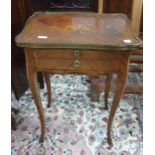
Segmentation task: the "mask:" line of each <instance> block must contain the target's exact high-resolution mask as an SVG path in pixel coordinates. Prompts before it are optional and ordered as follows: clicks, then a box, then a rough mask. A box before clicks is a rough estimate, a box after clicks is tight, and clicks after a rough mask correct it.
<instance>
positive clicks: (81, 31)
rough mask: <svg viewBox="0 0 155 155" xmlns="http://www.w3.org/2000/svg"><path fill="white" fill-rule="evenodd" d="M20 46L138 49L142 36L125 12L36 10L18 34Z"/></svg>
mask: <svg viewBox="0 0 155 155" xmlns="http://www.w3.org/2000/svg"><path fill="white" fill-rule="evenodd" d="M15 40H16V43H17V45H18V46H20V47H29V48H78V49H80V48H82V49H120V50H124V49H125V50H128V49H136V48H138V47H139V46H140V45H141V43H142V42H141V40H140V39H139V38H138V37H137V36H136V35H135V34H134V31H133V28H132V24H131V21H130V20H129V19H128V18H127V16H126V15H125V14H120V13H119V14H97V13H78V12H36V13H34V14H33V15H32V16H31V17H30V18H29V19H28V20H27V22H26V24H25V27H24V29H23V30H22V32H21V33H20V34H19V35H18V36H17V37H16V39H15Z"/></svg>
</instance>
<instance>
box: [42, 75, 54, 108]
mask: <svg viewBox="0 0 155 155" xmlns="http://www.w3.org/2000/svg"><path fill="white" fill-rule="evenodd" d="M44 77H45V82H46V87H47V94H48V95H47V98H48V105H47V107H48V108H49V107H50V106H51V102H52V92H51V81H50V73H45V72H44Z"/></svg>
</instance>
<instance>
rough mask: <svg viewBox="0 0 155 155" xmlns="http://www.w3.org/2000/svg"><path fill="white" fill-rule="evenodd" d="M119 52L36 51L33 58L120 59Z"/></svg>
mask: <svg viewBox="0 0 155 155" xmlns="http://www.w3.org/2000/svg"><path fill="white" fill-rule="evenodd" d="M120 53H121V52H112V51H99V50H78V49H37V50H36V52H35V57H36V58H37V59H42V58H48V59H56V58H59V59H74V58H80V59H89V60H106V59H120V57H121V54H120Z"/></svg>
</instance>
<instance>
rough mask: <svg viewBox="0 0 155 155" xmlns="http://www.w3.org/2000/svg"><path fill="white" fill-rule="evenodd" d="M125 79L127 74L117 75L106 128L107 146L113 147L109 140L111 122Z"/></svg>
mask: <svg viewBox="0 0 155 155" xmlns="http://www.w3.org/2000/svg"><path fill="white" fill-rule="evenodd" d="M126 78H127V73H126V74H122V73H118V79H117V87H116V92H115V95H114V99H113V103H112V106H111V109H110V115H109V120H108V127H107V141H108V143H109V145H113V144H112V139H111V129H112V122H113V119H114V116H115V112H116V110H117V108H118V105H119V102H120V100H121V97H122V94H123V91H124V87H125V82H126Z"/></svg>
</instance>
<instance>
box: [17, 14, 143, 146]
mask: <svg viewBox="0 0 155 155" xmlns="http://www.w3.org/2000/svg"><path fill="white" fill-rule="evenodd" d="M129 23H130V22H129V20H128V19H127V17H126V16H125V15H122V14H116V15H103V16H101V15H99V14H98V15H97V14H89V13H83V14H82V13H36V14H34V15H33V16H32V17H31V18H30V19H29V20H28V22H27V24H26V26H25V28H24V30H23V31H22V32H21V33H20V34H19V35H18V36H17V37H16V42H17V45H19V46H22V47H24V51H25V55H26V64H27V65H26V67H27V77H28V81H29V85H30V89H31V91H32V95H33V97H34V100H35V104H36V107H37V110H38V113H39V117H40V123H41V139H40V141H41V142H43V141H44V136H45V114H44V109H43V107H42V104H41V99H40V95H39V91H38V87H37V81H36V74H37V72H40V71H41V72H43V73H44V75H45V80H46V83H47V89H48V93H49V95H48V106H50V104H51V100H52V99H51V97H50V94H51V88H50V79H49V73H52V74H55V73H57V74H71V73H79V74H87V75H89V76H91V77H98V76H99V75H103V74H106V75H107V76H108V77H107V82H106V88H105V93H106V95H105V102H106V103H105V108H106V109H107V108H108V103H107V100H108V93H109V90H110V86H111V75H112V73H116V74H117V76H118V80H117V88H116V92H115V95H114V100H113V104H112V107H111V108H110V115H109V120H108V127H107V139H108V143H109V144H110V145H112V139H111V128H112V122H113V118H114V115H115V112H116V110H117V107H118V105H119V102H120V99H121V96H122V93H123V91H124V87H125V82H126V78H127V72H128V62H129V59H130V54H131V50H130V48H131V47H134V48H136V47H137V46H139V45H140V44H141V41H140V39H139V38H137V37H135V36H134V35H133V32H132V31H131V30H132V29H131V28H130V26H131V25H130V24H129ZM106 26H108V27H106ZM109 26H110V27H109ZM47 35H48V37H47V38H46V37H45V36H47ZM38 36H41V37H40V38H41V39H40V38H38ZM43 36H44V37H43ZM45 38H46V39H45ZM123 39H124V40H127V42H128V44H129V45H126V43H122V40H123ZM129 42H130V43H129ZM80 45H81V46H80ZM77 47H78V48H77ZM98 47H100V49H98ZM107 47H108V49H107ZM137 48H138V47H137Z"/></svg>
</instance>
